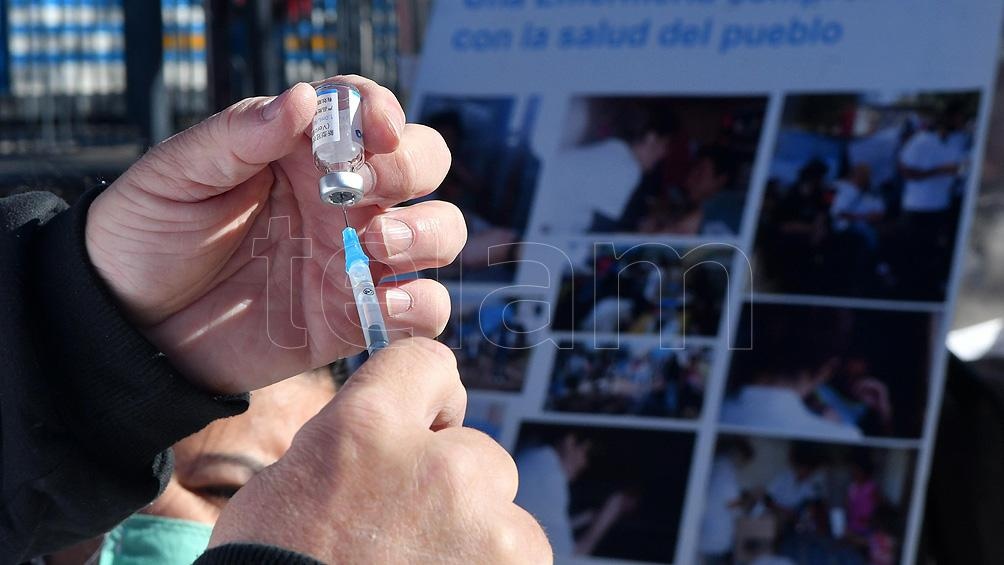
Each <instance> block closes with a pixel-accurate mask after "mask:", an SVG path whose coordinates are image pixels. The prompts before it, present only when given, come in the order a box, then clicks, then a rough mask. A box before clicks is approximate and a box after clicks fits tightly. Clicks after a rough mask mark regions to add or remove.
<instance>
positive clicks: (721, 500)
mask: <svg viewBox="0 0 1004 565" xmlns="http://www.w3.org/2000/svg"><path fill="white" fill-rule="evenodd" d="M753 455H754V452H753V447H752V446H751V445H750V443H749V441H747V440H746V439H743V438H723V439H722V440H720V441H719V444H718V449H717V450H716V453H715V459H714V461H713V462H712V463H711V473H710V475H709V476H708V498H707V503H706V505H705V509H704V516H703V517H702V518H701V533H700V536H699V537H698V541H697V550H698V552H699V553H700V555H701V562H702V565H729V564H731V563H732V562H733V555H732V553H733V551H735V544H736V519H737V518H738V517H739V515H740V513H741V511H742V508H741V505H742V496H743V490H742V487H741V485H740V484H739V471H740V469H742V468H743V467H745V466H746V465H748V464H749V463H750V461H752V459H753Z"/></svg>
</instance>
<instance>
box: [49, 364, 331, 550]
mask: <svg viewBox="0 0 1004 565" xmlns="http://www.w3.org/2000/svg"><path fill="white" fill-rule="evenodd" d="M344 378H345V372H344V363H336V364H333V365H332V366H330V367H323V368H320V369H317V370H314V371H310V372H307V373H303V374H300V375H297V376H295V377H292V378H289V379H286V380H284V381H280V382H278V383H276V384H274V385H271V386H268V387H265V388H263V389H261V390H257V391H255V392H254V393H252V395H251V404H250V407H249V408H248V410H247V412H245V413H243V414H240V415H238V416H234V417H232V418H227V419H223V420H216V421H214V422H212V423H211V424H209V425H208V426H206V427H205V428H204V429H202V430H201V431H199V432H197V433H195V434H192V435H191V436H189V437H187V438H185V439H183V440H181V441H179V442H178V443H176V444H175V445H174V447H173V448H172V451H173V454H174V473H173V474H172V475H171V478H170V482H169V483H168V485H167V488H166V489H165V490H164V493H163V494H161V495H160V497H158V498H157V499H156V500H155V501H154V502H153V504H151V505H150V506H149V507H147V508H146V509H144V510H143V511H142V512H141V513H138V514H135V515H134V516H132V517H130V518H128V519H127V520H125V521H124V522H123V523H122V524H120V525H119V526H117V527H116V528H115V529H113V530H112V531H111V532H109V534H108V535H107V536H106V537H105V538H104V540H101V539H97V540H93V542H91V543H90V544H82V545H81V546H79V547H78V548H71V550H69V551H67V552H61V553H60V554H57V555H54V556H52V557H51V560H50V561H49V562H52V563H57V564H58V563H70V562H74V560H76V561H77V562H79V557H80V556H81V554H80V553H72V552H75V551H85V552H87V553H86V555H88V556H89V555H91V554H93V553H94V552H95V551H100V555H101V558H100V561H101V563H103V564H112V565H117V564H120V563H123V564H124V563H162V564H164V565H174V564H176V563H177V564H181V563H191V562H192V560H194V559H195V558H196V557H197V556H198V555H199V554H201V553H202V551H204V550H205V548H206V545H207V544H208V542H209V536H210V534H211V533H212V527H213V525H214V524H215V523H216V520H217V518H218V517H219V515H220V512H221V511H222V510H223V507H224V506H226V504H227V502H228V501H229V500H230V498H231V497H232V496H233V495H234V494H235V493H236V492H237V490H238V489H240V488H241V487H243V486H244V485H245V484H246V483H247V482H248V481H250V480H251V479H252V478H253V477H254V476H255V475H256V474H257V473H258V472H260V471H261V470H262V469H264V468H265V467H268V466H269V465H271V464H273V463H275V462H276V461H277V460H279V458H280V457H282V456H283V455H284V454H285V453H286V451H287V450H288V449H289V446H290V444H291V443H292V441H293V436H294V435H295V434H296V432H297V431H299V429H300V428H301V427H302V426H303V425H304V424H305V423H307V421H308V420H310V419H311V418H313V417H314V416H315V415H316V414H317V413H318V412H319V411H320V410H321V408H322V407H324V405H325V404H327V403H328V402H329V401H330V400H331V399H332V398H333V397H334V395H335V391H336V389H337V387H338V384H339V383H340V382H342V381H343V380H344Z"/></svg>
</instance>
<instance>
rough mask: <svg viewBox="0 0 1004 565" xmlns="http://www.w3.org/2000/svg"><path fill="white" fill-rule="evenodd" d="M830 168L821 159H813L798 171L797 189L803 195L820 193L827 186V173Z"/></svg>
mask: <svg viewBox="0 0 1004 565" xmlns="http://www.w3.org/2000/svg"><path fill="white" fill-rule="evenodd" d="M829 170H830V168H829V167H828V166H827V165H826V163H824V162H823V161H822V160H820V159H812V160H811V161H809V162H808V163H806V164H805V166H803V167H802V168H801V169H800V170H799V171H798V181H797V183H796V187H797V189H798V190H799V191H800V192H801V193H802V194H814V193H817V192H820V191H821V190H822V188H823V186H824V185H825V184H826V173H828V172H829Z"/></svg>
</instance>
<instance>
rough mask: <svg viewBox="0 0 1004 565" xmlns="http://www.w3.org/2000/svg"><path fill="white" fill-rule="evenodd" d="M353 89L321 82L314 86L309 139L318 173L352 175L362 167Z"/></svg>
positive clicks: (356, 97)
mask: <svg viewBox="0 0 1004 565" xmlns="http://www.w3.org/2000/svg"><path fill="white" fill-rule="evenodd" d="M360 100H361V97H360V96H359V91H358V90H356V88H355V87H354V86H351V85H347V84H338V83H323V84H321V85H320V86H318V87H317V111H316V112H315V113H314V122H313V128H312V140H313V151H314V162H315V163H316V164H317V168H318V169H319V170H320V171H321V172H322V173H326V174H327V173H337V172H355V171H357V170H358V169H359V168H360V167H361V166H362V164H363V159H364V151H365V148H364V146H363V129H362V120H361V117H362V116H361V112H359V103H360Z"/></svg>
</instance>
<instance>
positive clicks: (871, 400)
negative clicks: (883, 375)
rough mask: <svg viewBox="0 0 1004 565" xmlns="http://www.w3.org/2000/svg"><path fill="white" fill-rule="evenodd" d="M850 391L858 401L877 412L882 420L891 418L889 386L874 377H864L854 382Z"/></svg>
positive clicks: (886, 420)
mask: <svg viewBox="0 0 1004 565" xmlns="http://www.w3.org/2000/svg"><path fill="white" fill-rule="evenodd" d="M852 392H853V394H854V397H855V398H856V399H858V401H860V402H861V403H862V404H864V405H865V406H868V407H869V408H871V409H872V410H874V411H875V412H876V413H878V415H879V416H880V417H881V418H882V420H883V422H888V421H890V420H892V403H891V402H890V401H889V387H887V386H886V385H885V383H883V382H882V381H880V380H878V379H876V378H874V377H868V378H864V379H861V380H859V381H857V382H855V383H854V386H853V389H852Z"/></svg>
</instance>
